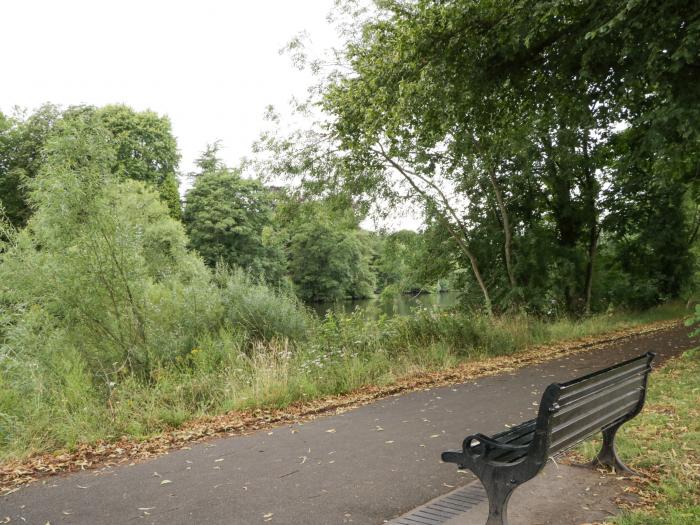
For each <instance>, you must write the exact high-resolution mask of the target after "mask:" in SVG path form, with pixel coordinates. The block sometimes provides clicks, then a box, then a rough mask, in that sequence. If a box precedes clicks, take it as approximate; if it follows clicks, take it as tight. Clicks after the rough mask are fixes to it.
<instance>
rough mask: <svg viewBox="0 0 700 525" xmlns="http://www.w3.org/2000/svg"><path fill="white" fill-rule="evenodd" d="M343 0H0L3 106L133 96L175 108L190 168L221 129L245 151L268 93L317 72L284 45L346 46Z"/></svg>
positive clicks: (287, 92)
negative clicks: (338, 3) (334, 14)
mask: <svg viewBox="0 0 700 525" xmlns="http://www.w3.org/2000/svg"><path fill="white" fill-rule="evenodd" d="M332 6H333V0H299V1H289V0H256V1H241V0H239V1H235V0H229V1H226V0H218V1H217V0H196V1H195V0H190V1H179V0H167V1H165V0H138V1H134V0H110V1H108V0H0V46H1V49H2V50H3V52H2V61H1V62H0V64H1V66H0V68H1V69H0V71H2V79H1V80H0V110H2V111H3V112H8V111H10V110H11V109H12V107H13V106H16V105H17V106H21V107H26V108H29V109H34V108H36V107H37V106H39V105H41V104H42V103H44V102H53V103H56V104H60V105H64V106H66V105H71V104H94V105H104V104H109V103H124V104H128V105H129V106H132V107H134V108H136V109H139V110H141V109H152V110H154V111H156V112H158V113H161V114H166V115H168V116H169V117H170V118H171V120H172V124H173V131H174V133H175V135H176V136H177V140H178V144H179V146H180V150H181V153H182V163H181V168H182V171H184V172H187V171H189V170H190V169H191V166H192V160H193V159H194V158H196V157H197V155H198V154H199V152H201V151H202V150H203V149H204V146H205V144H206V143H207V142H213V141H214V140H216V139H221V140H222V142H223V146H224V150H223V152H222V156H223V157H224V159H225V160H226V162H227V163H229V164H235V163H237V162H238V160H239V158H240V157H241V156H244V155H247V154H248V153H249V151H250V145H251V143H252V142H253V141H254V140H255V139H256V138H257V137H258V135H259V133H260V131H261V130H262V128H263V123H262V122H261V121H262V115H263V114H264V111H265V107H266V106H267V105H268V104H273V105H275V106H276V107H283V106H285V105H286V104H287V102H288V101H289V99H290V98H291V96H292V95H294V94H296V95H298V96H302V95H304V93H305V90H306V88H307V87H308V85H309V84H310V83H311V82H312V79H311V78H310V75H309V74H308V73H304V72H300V71H298V70H297V69H295V68H294V67H293V65H292V64H291V60H290V58H289V57H288V56H286V55H285V56H280V54H279V50H280V49H281V48H282V47H284V45H285V44H286V43H288V42H289V41H290V40H291V38H292V37H294V36H295V35H297V34H298V33H300V32H301V31H307V32H308V33H309V35H310V38H311V41H312V42H311V43H312V45H313V48H314V49H318V50H319V51H320V50H322V49H325V48H328V47H330V46H332V45H336V44H337V41H336V38H335V34H334V31H333V27H332V26H331V25H330V24H329V23H328V22H327V21H326V16H327V15H328V13H329V12H330V10H331V8H332Z"/></svg>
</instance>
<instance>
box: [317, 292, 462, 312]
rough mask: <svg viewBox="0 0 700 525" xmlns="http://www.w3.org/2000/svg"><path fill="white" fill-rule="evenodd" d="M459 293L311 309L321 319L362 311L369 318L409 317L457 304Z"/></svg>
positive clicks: (321, 305)
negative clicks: (414, 312)
mask: <svg viewBox="0 0 700 525" xmlns="http://www.w3.org/2000/svg"><path fill="white" fill-rule="evenodd" d="M458 297H459V292H440V293H422V294H417V295H408V294H402V295H399V296H397V297H395V298H394V300H393V301H390V302H382V301H380V300H379V298H377V297H374V298H370V299H353V300H350V299H348V300H346V301H338V302H335V303H333V302H323V303H314V304H312V305H310V306H311V308H312V309H313V310H314V311H315V312H316V313H317V314H318V315H319V316H321V317H323V316H324V315H326V313H327V312H329V311H332V312H335V313H352V312H354V311H355V310H363V311H365V312H366V313H367V315H368V316H370V317H377V316H378V315H381V314H385V315H387V316H388V317H394V316H396V315H411V311H412V310H414V309H415V308H417V307H421V308H428V309H435V308H438V309H439V308H448V307H450V306H454V305H455V304H457V301H458Z"/></svg>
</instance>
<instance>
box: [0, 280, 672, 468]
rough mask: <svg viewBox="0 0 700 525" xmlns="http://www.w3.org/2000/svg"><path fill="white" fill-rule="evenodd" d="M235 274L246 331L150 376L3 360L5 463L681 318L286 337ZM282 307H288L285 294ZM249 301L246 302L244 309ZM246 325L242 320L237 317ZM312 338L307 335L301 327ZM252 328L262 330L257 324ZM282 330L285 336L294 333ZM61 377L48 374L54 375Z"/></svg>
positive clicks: (388, 325) (353, 322) (630, 316)
mask: <svg viewBox="0 0 700 525" xmlns="http://www.w3.org/2000/svg"><path fill="white" fill-rule="evenodd" d="M243 278H244V277H243V276H241V275H240V274H229V275H228V276H227V277H226V279H229V280H231V279H232V280H233V281H234V283H233V284H232V285H231V286H230V287H229V286H226V287H224V290H225V293H227V292H226V290H228V291H231V290H234V289H235V290H238V291H239V294H238V295H236V296H237V297H239V298H240V303H238V302H237V301H234V300H233V299H230V301H231V302H232V303H236V305H237V306H235V307H233V306H227V308H226V309H225V310H226V311H228V312H230V311H231V309H233V311H234V312H236V313H234V314H226V313H224V314H223V315H224V317H225V316H226V315H235V316H237V315H240V312H241V311H242V310H244V311H245V313H246V319H247V320H246V321H245V322H244V323H240V324H239V323H238V322H236V323H230V324H228V323H223V324H222V327H221V328H220V329H219V330H218V331H217V332H207V333H204V334H201V335H200V336H199V337H197V338H196V339H195V340H194V341H193V344H192V347H191V350H190V351H189V352H187V353H186V354H183V355H179V356H178V358H177V359H175V360H174V361H163V362H162V363H160V364H158V365H156V367H155V368H154V369H153V370H152V372H151V373H150V374H149V377H148V379H147V380H144V378H143V377H141V376H139V375H138V374H125V375H123V376H122V377H121V378H120V379H119V380H118V381H114V382H113V383H110V384H109V385H107V386H104V385H101V384H100V383H99V382H95V379H94V373H93V371H91V370H89V369H88V368H87V366H86V364H85V362H84V360H83V359H82V358H81V356H80V354H79V353H76V352H71V351H70V350H69V349H68V348H61V351H60V352H56V353H54V354H52V355H53V356H54V357H53V358H51V361H50V362H47V363H45V364H44V365H43V366H41V367H37V366H35V363H33V362H31V361H27V360H15V359H11V358H9V356H7V355H6V356H5V362H4V365H2V366H3V371H4V373H3V374H2V376H1V377H0V414H1V415H0V458H20V457H24V456H26V455H29V454H31V453H33V452H37V451H47V450H56V449H64V448H68V449H70V448H71V447H74V446H75V445H76V444H77V443H79V442H85V441H93V440H97V439H107V440H111V439H117V438H119V437H121V436H124V435H127V436H133V437H135V438H144V437H147V436H150V435H153V434H154V433H158V432H161V431H163V430H165V429H170V428H177V427H178V426H179V425H181V424H183V423H184V422H186V421H188V420H191V419H193V418H197V417H200V416H206V415H214V414H220V413H223V412H226V411H229V410H241V409H251V408H258V407H284V406H286V405H289V404H291V403H294V402H296V401H299V400H309V399H314V398H319V397H323V396H329V395H337V394H343V393H346V392H351V391H353V390H357V389H359V388H361V387H362V386H364V385H385V384H390V383H392V382H393V381H395V380H396V379H397V378H399V377H401V376H404V375H406V374H408V373H411V372H415V371H425V370H440V369H446V368H450V367H453V366H455V365H457V364H458V363H460V362H464V361H467V360H475V359H480V358H483V357H485V356H494V355H503V354H509V353H513V352H517V351H519V350H522V349H524V348H527V347H529V346H532V345H539V344H544V343H551V342H554V341H562V340H566V339H575V338H579V337H583V336H589V335H595V334H601V333H604V332H607V331H610V330H614V329H619V328H623V327H629V326H632V325H635V324H639V323H642V322H648V321H651V320H662V319H670V318H674V317H678V316H679V315H682V312H683V310H682V307H681V306H680V305H666V306H663V307H660V308H657V309H654V310H652V311H649V312H645V313H642V314H635V313H620V314H615V315H605V316H594V317H591V318H588V319H586V320H583V321H570V320H560V321H556V322H545V321H541V320H538V319H534V318H530V317H524V316H521V317H510V318H500V319H496V320H491V319H488V318H486V317H483V316H479V315H470V314H466V313H463V312H440V313H438V312H431V311H425V310H423V311H418V312H416V314H415V315H414V316H412V317H397V318H392V319H385V318H380V319H378V320H375V321H370V320H368V319H367V317H366V316H363V315H361V314H359V313H357V314H353V315H344V316H337V315H328V316H327V317H326V318H325V319H323V320H314V318H313V317H311V316H308V317H306V316H303V318H302V319H297V318H295V316H293V315H291V314H290V319H288V320H287V321H284V323H283V325H282V326H287V327H289V325H290V323H291V326H292V328H291V329H288V332H287V335H286V336H285V335H279V336H275V337H270V334H271V333H273V332H265V330H263V329H261V328H260V327H267V326H270V325H271V324H272V323H273V322H282V321H280V319H272V320H271V319H270V317H274V316H275V315H277V313H278V312H279V313H281V314H284V313H285V312H287V313H288V312H289V311H291V310H288V308H289V307H288V306H287V305H283V306H282V307H281V308H279V309H276V307H275V299H274V297H269V296H268V295H269V294H270V292H269V291H268V292H267V294H268V295H265V294H262V292H261V291H260V290H259V289H256V288H255V287H254V286H253V287H251V288H250V289H249V290H250V293H249V295H247V296H246V295H245V290H246V287H245V286H243V285H242V283H241V282H239V281H240V280H241V279H243ZM276 302H277V303H281V302H283V300H282V299H281V298H279V297H278V298H277V299H276ZM241 304H242V305H244V306H241ZM236 319H238V317H236ZM301 325H303V326H304V331H299V332H297V327H298V326H301ZM248 327H252V328H248ZM278 334H284V331H282V332H279V333H278ZM48 370H51V372H50V373H48V372H47V371H48Z"/></svg>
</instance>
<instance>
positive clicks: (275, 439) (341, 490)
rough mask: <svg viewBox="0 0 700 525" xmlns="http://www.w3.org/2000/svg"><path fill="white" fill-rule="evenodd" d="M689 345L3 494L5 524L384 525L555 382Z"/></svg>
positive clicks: (684, 340)
mask: <svg viewBox="0 0 700 525" xmlns="http://www.w3.org/2000/svg"><path fill="white" fill-rule="evenodd" d="M696 344H697V343H696ZM692 346H693V344H692V342H691V341H690V340H689V338H688V329H686V328H684V327H675V328H672V329H669V330H665V331H662V332H654V333H650V334H646V335H640V336H635V337H632V338H628V339H624V340H621V341H618V342H614V343H611V344H609V345H606V346H604V347H602V348H599V349H596V350H592V351H589V352H585V353H580V354H578V355H572V356H569V357H562V358H559V359H555V360H552V361H548V362H546V363H542V364H539V365H533V366H528V367H525V368H521V369H519V370H516V371H514V372H512V373H505V374H502V375H496V376H491V377H484V378H481V379H478V380H476V381H473V382H468V383H463V384H459V385H454V386H451V387H441V388H434V389H429V390H424V391H418V392H411V393H406V394H401V395H396V396H393V397H389V398H386V399H383V400H379V401H377V402H374V403H372V404H370V405H366V406H363V407H360V408H357V409H354V410H351V411H349V412H346V413H344V414H340V415H333V416H327V417H321V418H319V419H316V420H314V421H311V422H307V423H304V424H295V425H288V426H283V427H279V428H276V429H274V430H272V431H261V432H258V433H255V434H251V435H248V436H240V437H231V438H221V439H216V440H212V441H210V442H207V443H201V444H198V445H193V446H192V447H191V448H190V449H184V450H178V451H173V452H171V453H170V454H167V455H165V456H162V457H160V458H157V459H154V460H151V461H148V462H145V463H141V464H136V465H130V466H120V467H115V468H109V469H105V470H101V471H91V472H82V473H78V474H72V475H67V476H56V477H53V478H48V479H46V480H44V481H43V482H41V483H35V484H33V485H29V486H27V487H25V488H23V489H21V490H19V491H18V492H15V493H12V494H9V495H7V496H5V497H0V523H3V524H4V523H11V524H20V523H21V524H36V525H46V524H47V523H48V524H50V525H59V524H84V525H100V524H119V523H128V524H131V523H134V524H169V525H177V524H199V523H206V524H256V523H272V524H274V523H280V524H299V525H301V524H303V525H317V524H318V525H320V524H339V523H355V524H371V525H376V524H380V523H383V522H384V521H386V520H389V519H391V518H393V517H395V516H398V515H400V514H403V513H404V512H407V511H408V510H411V509H413V508H415V507H417V506H419V505H422V504H424V503H425V502H427V501H429V500H431V499H433V498H435V497H437V496H439V495H441V494H444V493H447V492H450V491H452V490H453V489H454V487H456V486H459V485H464V484H466V483H468V482H470V481H472V480H473V477H472V476H471V475H470V474H465V473H458V472H457V469H456V468H455V466H454V465H452V464H444V463H442V462H441V461H440V453H441V452H442V451H443V450H446V449H450V448H452V449H454V448H458V447H459V445H460V443H461V441H462V439H463V438H464V437H465V436H466V435H467V434H471V433H476V432H482V433H486V434H488V433H492V432H496V431H499V430H502V429H504V428H505V425H506V424H510V425H512V424H516V423H519V422H521V421H523V420H525V419H530V418H532V417H533V416H534V414H535V413H536V409H537V404H538V401H539V398H540V396H541V394H542V391H543V390H544V388H545V387H546V386H547V385H548V384H550V383H552V382H555V381H565V380H567V379H571V378H574V377H576V376H579V375H582V374H585V373H588V372H591V371H594V370H597V369H599V368H602V367H606V366H609V365H612V364H614V363H616V362H619V361H621V360H624V359H628V358H631V357H635V356H637V355H639V354H642V353H644V352H647V351H653V352H656V353H657V354H658V357H657V361H656V364H658V363H659V362H661V361H663V360H664V359H666V358H668V357H670V356H673V355H677V354H679V353H680V352H682V351H683V350H685V349H688V348H691V347H692ZM650 380H651V381H653V375H652V378H651V379H650ZM7 518H9V519H10V521H9V522H8V521H6V520H7Z"/></svg>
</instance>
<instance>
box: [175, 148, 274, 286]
mask: <svg viewBox="0 0 700 525" xmlns="http://www.w3.org/2000/svg"><path fill="white" fill-rule="evenodd" d="M207 151H208V152H209V150H207ZM209 153H210V155H208V154H207V153H205V156H208V157H211V158H215V151H213V152H209ZM203 158H204V157H203ZM221 166H222V165H221V163H220V161H218V160H217V161H216V162H204V163H200V168H202V169H206V170H213V171H203V172H200V173H199V174H197V175H196V178H195V182H194V186H193V187H192V189H191V190H190V191H189V192H188V193H187V203H186V206H185V211H184V216H183V219H184V223H185V227H186V230H187V233H188V235H189V238H190V245H191V246H192V247H193V248H194V249H196V250H197V251H198V252H199V253H200V254H201V255H202V257H203V258H204V260H205V262H206V263H207V264H208V265H210V266H215V265H216V264H217V263H218V262H224V263H226V264H228V265H231V266H238V267H241V268H243V269H245V270H247V271H248V272H250V273H252V274H253V275H255V276H256V277H262V278H264V279H265V280H266V281H267V282H270V283H274V284H280V283H281V282H282V280H283V278H284V275H285V270H286V263H285V259H284V253H283V251H282V247H281V246H280V245H279V243H277V242H276V238H275V236H273V235H271V234H270V231H269V230H270V228H271V225H272V218H273V217H272V216H273V198H272V195H271V193H270V192H269V191H268V190H267V189H266V188H265V187H264V186H263V185H262V184H261V183H260V182H259V181H257V180H252V179H244V178H242V177H241V175H240V172H239V171H237V170H233V169H228V168H225V167H221Z"/></svg>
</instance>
